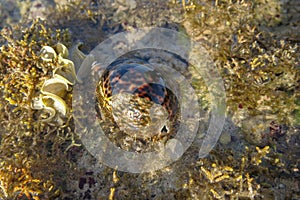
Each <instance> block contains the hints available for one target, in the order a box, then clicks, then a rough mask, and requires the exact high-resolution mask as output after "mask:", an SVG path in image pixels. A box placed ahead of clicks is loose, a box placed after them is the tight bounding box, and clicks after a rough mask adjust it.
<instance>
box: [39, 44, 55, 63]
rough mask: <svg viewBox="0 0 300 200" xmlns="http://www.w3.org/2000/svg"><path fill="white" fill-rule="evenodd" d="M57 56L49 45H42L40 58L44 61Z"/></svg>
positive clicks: (49, 60)
mask: <svg viewBox="0 0 300 200" xmlns="http://www.w3.org/2000/svg"><path fill="white" fill-rule="evenodd" d="M56 57H57V54H56V52H55V50H54V49H53V48H52V47H50V46H43V47H42V49H41V58H42V60H43V61H45V62H51V61H52V60H53V59H55V58H56Z"/></svg>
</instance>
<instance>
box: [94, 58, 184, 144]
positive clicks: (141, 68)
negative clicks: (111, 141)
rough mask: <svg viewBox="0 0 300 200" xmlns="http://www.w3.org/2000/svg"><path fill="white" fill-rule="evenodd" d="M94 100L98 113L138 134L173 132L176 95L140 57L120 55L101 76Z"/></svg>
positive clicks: (133, 133) (126, 130) (131, 132)
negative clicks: (121, 57) (127, 57)
mask: <svg viewBox="0 0 300 200" xmlns="http://www.w3.org/2000/svg"><path fill="white" fill-rule="evenodd" d="M96 94H97V95H96V102H97V104H96V105H97V106H98V108H97V109H98V110H101V113H102V114H101V116H102V117H103V118H105V119H108V120H113V121H114V122H115V123H117V125H118V126H119V128H120V130H122V131H124V132H125V133H127V134H129V135H133V136H135V137H138V138H144V139H145V138H149V137H152V136H155V135H159V134H171V133H174V132H175V129H174V124H175V122H176V121H177V116H178V112H179V103H178V99H177V98H176V96H175V95H174V93H173V92H172V91H171V90H170V89H169V88H168V87H167V86H166V83H165V81H164V79H163V76H162V75H161V74H160V73H159V72H157V71H156V70H155V69H154V67H153V66H152V65H150V64H149V63H147V62H146V61H144V60H140V59H125V60H124V59H121V60H118V61H116V62H114V63H112V64H111V65H110V66H108V67H107V68H106V70H105V71H104V72H103V74H102V76H101V77H100V80H99V83H98V85H97V91H96Z"/></svg>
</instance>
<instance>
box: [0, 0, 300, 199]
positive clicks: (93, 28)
mask: <svg viewBox="0 0 300 200" xmlns="http://www.w3.org/2000/svg"><path fill="white" fill-rule="evenodd" d="M107 2H108V1H103V2H102V1H81V0H74V1H70V2H69V1H68V2H67V3H66V4H64V5H58V6H57V7H55V8H54V9H53V10H50V11H49V13H48V16H49V19H48V20H37V19H34V20H27V21H22V23H21V24H19V25H16V26H13V27H12V28H9V27H5V28H3V29H2V30H1V33H0V45H1V47H0V88H1V90H0V141H1V142H0V144H1V145H0V198H1V199H274V198H279V199H280V198H281V199H284V198H285V199H298V198H299V195H300V191H299V186H298V184H299V155H300V152H299V149H300V148H299V142H298V141H299V130H300V128H299V126H300V124H299V123H300V86H299V85H300V70H299V68H300V61H299V58H300V57H299V54H300V51H299V50H300V49H299V40H297V37H295V36H293V37H287V36H286V35H284V36H283V35H281V32H276V33H273V32H271V31H272V30H273V28H274V27H277V26H279V25H280V24H281V22H283V21H284V19H285V18H284V17H285V16H282V15H283V14H282V12H281V10H280V9H281V5H280V4H279V3H278V2H276V1H272V2H273V3H274V4H273V5H276V6H275V8H276V9H272V8H270V7H269V6H270V5H269V4H268V1H263V0H253V1H251V0H249V1H247V0H238V1H225V0H224V1H223V0H216V1H213V3H212V1H209V0H205V1H196V0H195V1H193V0H190V1H180V2H179V1H170V2H169V1H163V2H162V1H159V0H153V1H150V2H149V1H143V0H142V1H134V0H129V1H116V2H115V3H114V4H109V3H107ZM262 7H264V8H265V9H264V10H263V11H262V10H261V8H262ZM278 13H279V14H278ZM269 19H271V20H269ZM143 26H159V27H166V28H171V29H174V30H178V31H181V32H184V33H186V34H188V35H189V36H190V37H191V38H192V39H194V40H195V41H199V42H201V44H203V46H204V47H205V48H206V49H207V50H208V52H209V53H210V55H211V57H212V59H213V60H214V62H215V65H216V67H217V68H218V70H219V71H220V73H221V76H222V78H223V81H224V84H225V89H226V95H227V96H226V98H227V111H228V116H227V121H226V122H227V124H226V125H225V128H224V130H223V133H222V136H224V138H225V136H226V138H227V139H223V140H220V142H219V143H218V144H217V145H216V147H215V148H214V150H213V151H211V153H210V154H209V155H208V156H207V157H206V158H203V159H199V158H198V157H197V155H198V154H197V153H198V149H199V144H193V145H192V146H191V147H190V148H189V149H188V150H187V152H185V154H184V155H183V156H182V158H181V159H179V160H178V161H176V162H175V163H173V164H171V165H170V166H168V167H166V168H164V169H162V170H159V171H156V172H151V173H143V174H130V173H125V172H119V171H117V169H110V168H108V167H105V166H103V165H102V164H101V163H99V162H97V161H96V160H95V159H94V158H93V157H92V156H91V155H90V154H89V153H88V151H87V150H86V149H85V148H84V147H83V146H82V145H81V143H80V141H79V140H78V136H77V134H76V130H75V128H74V116H73V115H72V87H73V83H74V82H75V81H76V76H75V71H76V70H77V69H78V66H77V64H76V63H77V62H76V61H75V60H71V59H70V58H69V56H68V54H69V53H71V51H72V49H74V48H72V46H75V47H78V41H81V42H82V46H79V48H81V49H82V50H83V51H85V52H86V53H87V52H88V51H89V50H90V49H92V48H93V47H94V46H96V45H97V44H98V43H99V42H101V41H103V40H104V39H105V38H107V37H108V36H110V35H112V34H114V33H117V32H119V31H122V30H130V29H132V28H137V27H143ZM79 33H81V34H79ZM294 34H295V35H297V33H294ZM298 36H299V33H298ZM298 38H299V37H298ZM74 63H75V64H74ZM193 83H195V90H197V91H198V92H199V93H201V91H202V93H203V95H202V96H201V103H202V104H201V105H202V106H204V107H206V108H207V109H209V105H208V104H209V102H210V99H209V95H208V93H207V91H205V87H203V82H201V81H200V79H198V78H197V77H194V80H193ZM197 83H198V84H199V85H197ZM77 117H78V116H77ZM79 117H80V116H79Z"/></svg>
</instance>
